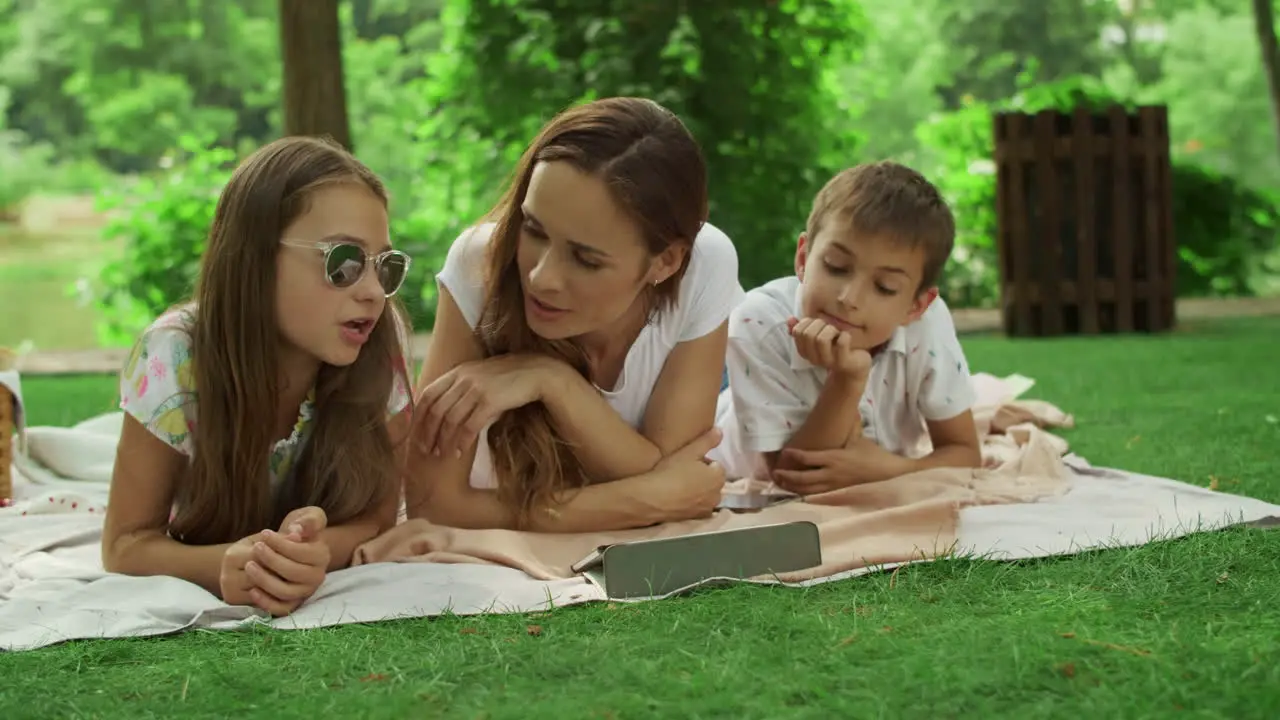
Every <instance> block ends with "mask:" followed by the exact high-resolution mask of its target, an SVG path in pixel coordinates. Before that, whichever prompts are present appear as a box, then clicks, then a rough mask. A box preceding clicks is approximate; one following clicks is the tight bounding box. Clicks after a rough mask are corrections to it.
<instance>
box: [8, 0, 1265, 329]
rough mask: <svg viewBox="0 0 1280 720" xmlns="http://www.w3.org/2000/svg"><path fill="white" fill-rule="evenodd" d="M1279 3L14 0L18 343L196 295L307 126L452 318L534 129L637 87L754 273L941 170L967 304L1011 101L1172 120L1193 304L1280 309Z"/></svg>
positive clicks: (981, 276) (784, 261) (12, 242)
mask: <svg viewBox="0 0 1280 720" xmlns="http://www.w3.org/2000/svg"><path fill="white" fill-rule="evenodd" d="M301 13H316V15H314V17H311V16H310V15H303V14H301ZM1273 14H1274V10H1273V8H1272V4H1271V3H1270V2H1269V1H1268V0H1258V1H1257V2H1254V3H1252V5H1251V4H1247V3H1241V2H1237V1H1234V0H1043V2H1034V3H1032V2H1024V3H1018V2H1003V1H1001V0H966V1H965V2H952V1H950V0H900V1H899V2H875V1H874V0H806V1H805V2H801V1H800V0H764V1H763V2H753V3H744V2H737V1H734V0H699V1H698V2H690V1H689V0H629V1H626V2H624V1H623V0H324V1H323V2H320V1H318V0H305V1H304V0H220V1H219V2H196V1H195V0H165V1H164V2H160V1H159V0H59V2H56V3H53V2H37V1H36V0H0V306H6V307H7V306H9V303H23V304H24V306H29V307H32V308H34V309H33V310H32V311H31V312H29V313H25V314H24V315H25V316H30V318H29V319H23V318H18V319H16V321H15V322H13V323H8V324H6V326H5V327H4V328H3V329H0V344H16V343H18V342H20V341H22V340H23V339H27V338H30V339H33V340H34V341H35V343H36V344H37V346H39V347H44V348H54V347H86V346H92V345H95V344H105V345H111V346H118V345H120V344H121V343H122V342H127V340H128V339H129V338H130V337H131V336H132V334H133V333H134V332H135V331H136V330H137V329H138V327H139V326H140V325H141V324H144V323H146V322H147V321H148V320H150V319H151V318H152V317H153V316H154V315H155V313H156V312H158V311H159V310H160V309H162V308H164V307H165V306H167V305H168V304H170V303H173V302H176V301H178V300H180V299H182V298H183V297H184V296H186V295H187V294H188V293H189V292H190V288H191V281H192V278H193V273H194V268H195V267H196V264H197V262H198V259H199V254H200V252H201V251H202V249H203V244H204V234H205V232H206V231H207V226H208V222H209V217H210V215H211V213H212V208H213V203H214V202H215V200H216V197H217V192H218V190H219V189H220V187H221V185H222V184H223V183H224V182H225V180H226V177H227V174H228V172H229V169H230V168H231V167H233V166H234V164H235V162H236V161H237V159H238V158H240V157H243V156H244V154H246V153H247V152H250V151H251V150H252V149H253V148H255V147H257V146H259V145H261V144H263V143H265V142H268V141H270V140H271V139H274V138H275V137H278V136H280V135H281V134H282V133H285V132H326V133H329V134H334V135H335V136H340V139H342V140H343V141H344V142H349V143H350V144H351V145H352V146H353V147H354V149H355V152H356V153H357V154H358V155H359V156H360V157H361V158H362V159H363V160H364V161H366V162H367V163H369V164H370V165H371V166H372V167H373V168H374V169H375V170H377V171H378V172H379V173H381V174H382V175H383V177H384V178H385V179H386V180H387V182H388V185H389V187H390V188H391V190H392V193H393V205H392V214H393V232H394V233H395V235H396V241H397V242H398V244H400V245H401V246H402V247H405V248H407V249H408V250H410V251H411V252H413V254H414V255H415V258H416V260H417V262H416V263H415V266H414V269H415V272H414V276H413V278H412V280H411V282H410V284H409V285H408V286H407V287H406V288H405V291H404V296H405V299H406V300H407V301H409V303H410V305H411V307H412V310H413V313H414V319H415V323H416V325H417V326H418V327H419V328H420V329H426V328H429V326H430V323H431V320H432V317H433V313H434V307H435V296H434V283H433V282H432V280H431V276H432V274H433V271H434V269H435V268H438V267H439V264H440V261H441V260H442V258H443V256H444V252H445V251H446V249H447V247H448V244H449V242H451V241H452V239H453V238H454V237H455V236H456V234H457V233H458V232H459V231H460V230H461V229H462V228H464V227H465V226H466V225H468V224H470V223H471V222H473V221H475V220H476V219H477V218H478V217H479V216H480V215H481V214H482V213H483V212H484V211H485V210H487V209H488V208H489V206H490V205H491V204H492V203H493V202H494V201H495V200H496V199H497V193H498V191H499V189H500V186H501V183H502V181H503V180H504V178H505V175H506V173H507V172H509V170H510V168H511V167H512V165H513V164H514V162H515V159H516V157H517V156H518V155H519V153H520V151H521V150H522V149H523V148H524V146H525V145H526V144H527V143H528V141H529V140H530V138H531V137H532V136H533V134H534V133H535V131H536V130H537V128H538V127H539V126H541V124H542V123H544V122H545V121H546V120H547V119H548V118H549V117H550V116H551V115H552V114H554V113H555V112H557V111H558V110H560V109H561V108H563V107H565V106H567V105H570V104H573V103H577V102H581V101H584V100H587V99H591V98H595V97H601V96H606V95H618V94H638V95H646V96H649V97H652V98H654V99H656V100H658V101H659V102H662V103H664V104H666V105H668V106H669V107H671V108H672V109H673V110H675V111H676V112H678V113H680V115H681V116H682V117H683V118H685V120H686V121H687V122H688V124H689V126H690V128H691V129H692V130H693V132H694V133H695V134H696V135H697V136H698V139H699V140H700V142H701V143H702V145H703V147H704V149H705V151H706V154H707V158H708V163H709V165H710V168H711V197H712V203H713V205H712V220H713V222H715V223H716V224H717V225H719V226H720V227H722V228H724V229H725V230H726V231H727V232H729V233H730V235H731V236H732V237H733V238H734V240H735V241H736V243H737V245H738V248H739V253H740V256H741V258H742V281H743V283H744V284H746V285H747V286H753V285H756V284H758V283H760V282H762V281H764V280H766V279H768V278H771V277H774V276H776V275H778V274H780V273H784V272H786V271H787V269H788V268H789V266H790V259H789V258H790V254H791V252H792V248H793V243H794V241H795V236H796V234H797V233H798V232H799V230H800V229H801V227H802V225H803V223H804V219H805V216H806V214H807V211H808V203H809V201H810V199H811V197H812V195H813V193H814V192H815V191H816V190H817V188H818V187H819V186H820V185H821V184H822V182H823V181H824V180H825V179H826V178H827V176H828V175H829V174H830V173H832V172H834V171H835V170H837V169H839V168H842V167H846V166H848V165H852V164H854V163H857V162H860V161H863V160H869V159H876V158H885V157H891V158H895V159H898V160H901V161H903V162H906V163H909V164H911V165H913V166H915V167H917V168H919V169H920V170H922V171H924V172H925V173H927V174H929V175H930V176H931V177H932V178H933V179H934V180H935V181H936V182H937V183H938V184H939V185H940V186H941V187H942V188H943V189H944V190H945V191H946V192H947V194H948V196H949V197H950V198H951V200H952V202H953V203H954V205H955V208H956V212H957V216H958V221H959V225H960V245H959V247H958V249H957V252H956V255H955V258H954V259H953V261H952V262H951V264H950V266H949V267H948V268H947V274H946V278H945V287H944V292H946V294H947V296H948V298H949V299H950V300H951V302H952V304H953V305H959V306H964V305H970V306H983V305H992V304H994V302H995V301H996V299H997V298H996V288H995V270H994V265H993V247H992V232H993V230H994V203H993V197H994V196H993V193H994V178H993V176H992V175H991V173H990V167H991V166H990V158H991V138H990V130H991V121H990V117H991V113H992V112H993V111H994V110H997V109H1000V108H1003V107H1022V108H1043V107H1059V106H1061V107H1064V108H1065V107H1068V106H1070V104H1072V103H1074V102H1076V100H1077V99H1079V98H1080V97H1086V96H1088V97H1093V98H1095V99H1100V100H1105V101H1112V100H1114V101H1119V102H1123V103H1127V104H1133V103H1161V104H1167V105H1168V107H1169V112H1170V123H1171V132H1172V136H1173V142H1174V148H1173V151H1174V160H1175V163H1176V168H1175V175H1176V177H1175V195H1176V202H1177V208H1176V223H1177V228H1176V229H1177V235H1178V240H1179V242H1180V244H1181V245H1182V248H1181V250H1180V252H1181V259H1180V261H1181V266H1180V268H1179V290H1180V292H1181V293H1182V294H1183V295H1257V294H1274V293H1276V292H1277V290H1280V283H1278V282H1277V277H1280V263H1277V242H1276V230H1275V224H1274V220H1275V218H1276V215H1277V208H1278V207H1280V203H1277V200H1276V193H1277V192H1278V191H1280V152H1278V151H1277V138H1278V137H1280V135H1278V134H1277V127H1280V125H1277V115H1276V104H1275V103H1274V102H1273V99H1272V95H1271V92H1270V88H1271V87H1272V83H1271V82H1269V75H1268V70H1267V64H1266V63H1265V62H1264V59H1265V58H1266V57H1268V55H1267V53H1268V52H1270V53H1271V54H1272V59H1274V49H1271V50H1266V49H1265V43H1263V44H1260V43H1259V38H1260V37H1261V38H1263V39H1265V38H1266V37H1271V38H1274V28H1273V26H1272V24H1268V23H1267V22H1265V21H1267V20H1271V19H1273ZM326 19H327V20H328V21H329V25H328V29H327V30H326V29H325V27H324V25H323V24H322V23H321V24H317V23H318V22H319V21H321V20H326ZM317 68H328V69H327V70H326V71H325V72H323V73H322V72H318V70H317ZM339 71H340V72H339ZM300 82H304V83H312V84H309V85H304V84H299V83H300ZM339 96H341V97H342V98H343V99H342V100H341V101H339V102H333V101H317V98H326V97H339ZM308 98H310V99H308ZM286 107H288V108H289V110H288V111H286Z"/></svg>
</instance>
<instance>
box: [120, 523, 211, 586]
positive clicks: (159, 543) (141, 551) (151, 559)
mask: <svg viewBox="0 0 1280 720" xmlns="http://www.w3.org/2000/svg"><path fill="white" fill-rule="evenodd" d="M229 547H231V543H226V544H222V545H185V544H183V543H180V542H178V541H177V540H174V539H173V538H171V537H169V536H168V535H167V534H166V533H165V532H164V531H163V530H142V531H138V532H135V533H130V534H128V535H123V536H120V537H118V538H115V539H114V540H113V541H111V542H109V543H104V544H103V546H102V565H103V568H104V569H105V570H106V571H107V572H113V573H120V574H122V575H135V576H153V575H168V576H170V577H176V578H180V579H182V580H186V581H188V582H192V583H195V584H196V585H199V586H200V587H202V588H204V589H205V590H208V591H209V592H211V593H213V594H214V595H216V596H218V597H219V598H221V597H222V583H221V575H222V556H223V555H225V554H226V552H227V548H229Z"/></svg>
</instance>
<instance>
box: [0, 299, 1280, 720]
mask: <svg viewBox="0 0 1280 720" xmlns="http://www.w3.org/2000/svg"><path fill="white" fill-rule="evenodd" d="M965 346H966V349H967V350H968V352H969V354H970V359H971V362H972V365H973V367H974V368H975V369H976V370H985V371H989V372H993V373H996V374H1005V373H1011V372H1021V373H1023V374H1027V375H1030V376H1032V377H1035V378H1036V379H1037V380H1038V381H1039V384H1038V385H1037V386H1036V388H1035V389H1034V390H1033V391H1032V393H1031V394H1032V395H1033V396H1036V397H1042V398H1045V399H1048V400H1052V401H1054V402H1056V403H1058V404H1060V405H1061V406H1062V407H1064V408H1065V409H1067V410H1068V411H1070V412H1072V413H1074V414H1075V416H1076V419H1077V422H1078V425H1079V428H1078V429H1077V430H1074V431H1071V432H1069V433H1067V437H1068V438H1069V439H1070V441H1071V442H1072V444H1073V448H1074V449H1075V450H1076V451H1077V452H1079V453H1081V454H1082V455H1084V456H1085V457H1088V458H1089V459H1090V460H1091V461H1093V462H1094V463H1095V464H1101V465H1109V466H1119V467H1124V468H1129V469H1133V470H1138V471H1142V472H1147V473H1152V474H1157V475H1164V476H1169V477H1174V478H1179V479H1181V480H1185V481H1187V482H1191V483H1196V484H1200V485H1207V484H1209V482H1210V478H1211V477H1214V478H1217V480H1218V482H1219V484H1220V487H1221V489H1223V490H1225V491H1228V492H1237V493H1242V494H1246V495H1253V496H1256V497H1260V498H1263V499H1266V500H1269V501H1273V502H1277V501H1280V466H1278V465H1277V460H1276V458H1277V452H1276V448H1277V447H1280V424H1277V422H1276V419H1277V416H1280V380H1277V378H1278V377H1280V375H1278V374H1277V371H1276V369H1275V368H1276V364H1275V363H1276V357H1277V356H1280V318H1272V319H1262V320H1238V321H1219V322H1215V323H1213V324H1210V325H1203V326H1200V327H1196V328H1188V329H1184V330H1183V331H1182V332H1180V333H1179V334H1178V335H1176V336H1173V337H1166V338H1126V339H1120V340H1114V339H1107V340H1083V339H1080V340H1075V339H1073V340H1057V341H1024V342H1011V341H1007V340H1004V339H1001V338H996V337H971V338H967V339H966V342H965ZM26 387H27V392H28V394H29V401H30V405H31V414H32V418H33V420H34V421H35V422H37V423H54V422H70V421H73V420H75V419H77V418H80V417H84V416H87V415H90V414H93V413H96V412H98V411H101V410H103V409H106V408H109V407H110V406H111V404H112V402H113V394H114V393H113V383H112V381H111V380H110V379H107V378H98V377H91V378H69V379H39V378H32V379H30V380H28V382H27V386H26ZM535 626H536V628H537V629H536V630H533V629H532V628H534V627H535ZM1278 638H1280V532H1269V531H1257V530H1254V531H1243V530H1240V531H1227V532H1221V533H1215V534H1209V535H1199V536H1193V537H1190V538H1185V539H1182V540H1177V541H1171V542H1163V543H1159V544H1155V545H1151V546H1147V547H1144V548H1139V549H1135V550H1113V551H1106V552H1098V553H1092V554H1088V555H1084V556H1077V557H1073V558H1068V559H1058V560H1046V561H1034V562H1023V563H1017V564H1006V563H991V562H973V561H949V562H941V563H936V564H932V565H928V566H922V567H915V568H906V569H903V570H901V571H900V572H898V573H897V574H896V577H890V576H889V575H878V576H873V577H866V578H861V579H857V580H851V581H846V582H841V583H835V584H831V585H827V586H824V587H819V588H814V589H810V590H791V589H783V588H756V587H737V588H729V589H720V590H709V591H704V592H699V593H697V594H694V595H692V596H689V597H683V598H678V599H672V600H667V601H662V602H656V603H650V604H644V605H639V606H618V605H595V606H589V607H579V608H569V609H565V610H560V611H556V612H554V613H550V614H544V615H541V616H538V617H527V616H493V617H487V618H457V617H448V618H441V619H436V620H419V621H397V622H387V623H382V624H376V625H369V626H362V627H347V628H340V629H332V630H319V631H310V632H302V631H289V632H284V631H279V632H270V631H262V630H255V631H246V632H242V633H213V632H197V633H190V634H186V635H181V636H177V637H173V638H168V639H150V640H118V641H94V642H77V643H70V644H66V645H62V646H58V647H53V648H48V649H45V650H40V651H35V652H28V653H18V654H4V655H0V677H3V678H5V679H6V682H5V683H4V685H3V686H0V717H3V718H18V717H68V716H76V717H80V716H94V717H98V716H119V717H131V718H132V717H145V716H159V715H171V716H182V717H203V716H208V717H240V716H248V715H261V716H263V717H268V718H293V717H298V718H308V719H309V720H310V719H314V718H317V717H329V716H333V717H398V718H399V717H403V718H408V717H415V718H416V717H437V716H448V717H465V718H475V717H487V718H499V717H503V718H528V717H553V718H591V717H598V718H633V717H658V718H669V717H708V716H726V717H727V716H730V715H735V716H742V717H753V718H754V717H760V718H765V717H768V718H774V717H815V718H816V717H821V718H828V717H830V718H870V717H880V716H885V717H921V718H935V717H957V716H970V717H996V716H1005V717H1012V716H1016V717H1035V718H1042V717H1044V718H1049V717H1061V718H1072V719H1074V718H1077V717H1079V716H1080V715H1081V714H1082V713H1090V714H1094V713H1096V714H1097V715H1099V716H1103V717H1124V718H1141V717H1163V716H1167V715H1174V714H1177V715H1178V716H1179V717H1181V716H1188V717H1232V718H1241V717H1270V716H1273V715H1274V713H1275V710H1276V708H1278V707H1280V669H1278V668H1280V642H1277V639H1278Z"/></svg>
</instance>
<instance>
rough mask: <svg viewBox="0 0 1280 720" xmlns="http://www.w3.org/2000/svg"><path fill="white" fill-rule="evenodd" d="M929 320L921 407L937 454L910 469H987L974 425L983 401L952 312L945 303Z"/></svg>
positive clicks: (938, 302) (939, 301)
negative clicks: (975, 413)
mask: <svg viewBox="0 0 1280 720" xmlns="http://www.w3.org/2000/svg"><path fill="white" fill-rule="evenodd" d="M934 304H935V305H936V307H931V308H930V310H929V312H928V313H927V314H926V317H925V321H926V323H925V325H924V327H925V329H926V332H927V333H928V335H927V338H926V342H928V344H929V345H930V346H931V349H930V351H929V352H928V354H926V353H924V352H921V353H920V354H919V356H920V357H921V358H925V364H924V367H923V368H921V369H920V371H921V372H922V373H923V374H922V375H920V376H919V377H920V378H921V380H920V385H919V391H918V393H917V399H916V402H917V404H918V407H919V409H920V414H921V415H922V416H923V417H924V421H925V425H926V427H928V429H929V440H930V441H931V442H932V444H933V452H931V453H930V454H928V455H926V456H925V457H922V458H920V459H918V460H915V461H913V462H912V463H911V464H910V469H909V470H908V471H910V470H923V469H925V468H931V467H981V466H982V442H981V440H980V439H979V438H978V428H977V426H976V425H975V424H974V421H973V410H972V408H973V403H974V402H975V401H976V400H977V396H976V395H975V394H974V392H973V382H972V380H971V378H970V375H969V361H968V359H967V358H966V357H965V355H964V348H962V347H961V346H960V339H959V338H958V337H957V336H956V328H955V325H954V323H953V322H952V320H951V313H950V311H949V310H948V309H947V307H946V304H945V303H944V302H942V299H941V298H939V299H937V300H935V301H934Z"/></svg>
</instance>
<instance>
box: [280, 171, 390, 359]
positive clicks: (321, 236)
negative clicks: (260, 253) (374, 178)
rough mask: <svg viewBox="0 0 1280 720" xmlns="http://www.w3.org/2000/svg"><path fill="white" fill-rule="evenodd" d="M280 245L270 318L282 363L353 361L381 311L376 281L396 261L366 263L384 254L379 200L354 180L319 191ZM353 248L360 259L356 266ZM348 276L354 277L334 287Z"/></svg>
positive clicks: (386, 234) (386, 238)
mask: <svg viewBox="0 0 1280 720" xmlns="http://www.w3.org/2000/svg"><path fill="white" fill-rule="evenodd" d="M280 244H281V247H280V252H279V254H278V255H277V256H276V313H277V321H278V323H279V327H280V334H281V336H282V338H283V341H284V345H285V347H284V348H283V349H284V352H285V356H286V358H288V357H289V356H291V355H292V356H294V357H297V358H298V359H299V360H300V361H303V362H322V363H328V364H329V365H336V366H345V365H350V364H351V363H353V362H355V360H356V357H357V356H359V354H360V348H361V347H363V346H364V343H365V342H366V341H367V340H368V339H369V335H370V333H371V332H372V331H373V328H374V326H375V325H376V324H377V322H378V319H379V318H380V317H381V316H382V310H383V308H384V307H385V306H386V302H387V300H386V295H387V293H386V290H384V288H383V286H382V282H380V280H379V278H380V277H381V278H383V280H384V281H385V280H386V279H387V278H388V277H391V278H394V277H395V275H396V270H395V268H394V267H391V264H394V263H398V262H401V258H398V257H385V258H384V259H383V263H384V266H386V267H384V268H383V270H382V272H381V273H380V272H378V271H377V270H375V265H374V261H373V259H374V258H376V257H378V255H379V254H380V253H383V252H386V251H388V250H390V249H391V241H390V229H389V226H388V221H387V210H386V208H385V207H384V206H383V204H382V201H381V200H380V199H379V198H378V196H377V195H375V194H374V193H373V192H372V191H370V190H369V189H368V188H367V187H365V186H364V185H361V184H359V183H349V184H347V183H344V184H338V185H330V186H327V187H322V188H320V189H318V190H316V191H315V192H314V193H312V195H311V197H310V198H309V202H308V207H307V210H306V212H304V213H303V214H302V215H301V216H300V217H298V219H297V220H295V221H294V222H293V223H292V224H291V225H289V227H287V228H286V229H285V231H284V235H283V237H281V239H280ZM335 245H336V246H337V247H336V248H335ZM352 246H355V247H352ZM357 247H358V248H360V249H362V250H363V253H364V257H365V258H366V259H367V260H366V263H365V265H364V267H363V268H361V267H360V266H359V259H360V253H358V252H356V248H357ZM329 249H332V252H331V253H330V255H329V256H328V257H326V250H329ZM344 258H345V259H346V262H342V260H343V259H344ZM330 277H333V278H334V279H335V280H336V282H330V280H329V278H330ZM351 278H358V279H356V280H355V282H354V283H350V284H349V285H347V286H346V287H339V286H338V285H344V284H347V283H348V282H349V281H350V279H351Z"/></svg>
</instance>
